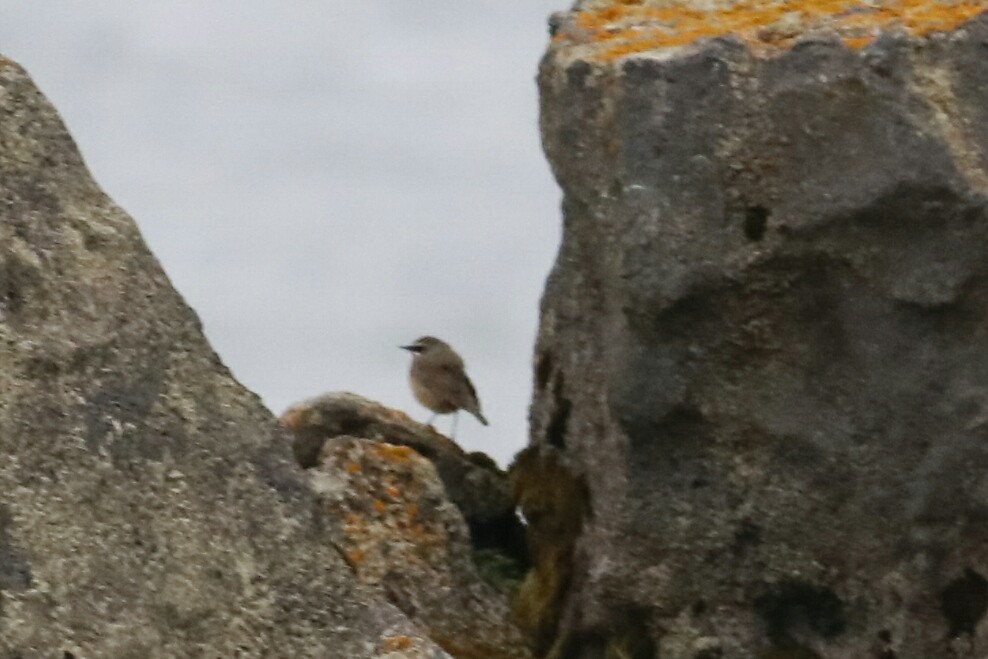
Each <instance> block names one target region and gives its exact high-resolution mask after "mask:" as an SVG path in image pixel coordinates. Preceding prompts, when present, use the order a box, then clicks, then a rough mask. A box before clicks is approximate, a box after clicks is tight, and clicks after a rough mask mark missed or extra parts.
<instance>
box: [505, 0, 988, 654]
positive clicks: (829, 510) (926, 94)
mask: <svg viewBox="0 0 988 659" xmlns="http://www.w3.org/2000/svg"><path fill="white" fill-rule="evenodd" d="M585 4H589V3H585ZM595 4H596V5H601V4H607V3H602V2H597V3H595ZM612 4H614V5H620V4H622V3H612ZM624 4H627V3H624ZM654 4H657V3H654ZM928 4H929V7H927V8H926V9H927V10H928V12H927V14H924V15H927V16H935V12H936V11H937V10H938V9H937V8H938V7H939V5H937V4H936V3H935V2H932V1H931V2H929V3H928ZM621 11H622V12H626V11H628V10H627V9H621ZM613 15H615V16H617V15H623V14H620V13H619V12H618V11H617V9H615V13H614V14H613ZM577 18H578V17H577ZM554 27H555V28H556V29H558V30H563V31H564V32H560V33H559V34H558V35H557V37H556V39H555V40H554V42H553V46H552V47H551V48H550V50H549V53H548V54H547V56H546V58H545V60H544V61H543V63H542V67H541V71H540V76H539V84H540V90H541V97H542V130H543V139H544V143H545V149H546V152H547V154H548V157H549V159H550V162H551V164H552V166H553V169H554V171H555V174H556V176H557V178H558V180H559V183H560V185H561V187H562V189H563V191H564V194H565V199H564V202H563V206H564V214H565V230H564V238H563V244H562V248H561V250H560V253H559V256H558V259H557V262H556V265H555V267H554V269H553V272H552V274H551V276H550V278H549V281H548V284H547V287H546V292H545V296H544V300H543V306H542V318H541V328H540V336H539V341H538V347H537V355H536V358H537V363H536V394H535V399H534V403H533V408H532V421H533V428H532V446H531V447H530V448H529V451H528V453H527V455H526V462H525V464H522V465H521V466H522V468H521V469H520V471H519V474H518V476H517V479H518V486H519V489H520V491H521V493H522V500H523V502H524V501H525V500H526V496H527V498H528V505H529V506H531V507H532V508H533V509H534V510H541V509H544V510H548V511H550V512H551V511H553V510H558V509H561V508H562V509H564V513H565V514H566V515H569V516H571V515H573V514H574V512H579V513H580V515H581V516H580V518H579V519H578V520H577V521H570V522H567V523H566V524H563V525H559V529H560V530H559V531H558V533H559V536H560V537H561V538H562V540H561V541H560V546H563V547H564V548H567V547H568V549H567V550H566V551H562V552H561V553H560V554H559V557H557V559H558V560H557V561H556V563H557V564H558V563H560V562H562V561H565V562H566V563H567V565H566V566H565V568H562V567H560V568H557V569H558V570H559V572H560V575H562V576H555V577H553V576H552V575H550V576H549V577H547V576H546V575H544V574H542V575H540V574H539V573H538V571H537V572H536V574H534V575H530V577H531V578H530V579H529V580H527V582H526V585H527V586H529V587H528V588H527V589H525V588H523V593H522V602H523V604H524V605H525V607H524V609H523V611H524V613H525V615H527V616H528V618H529V621H528V623H529V627H530V628H531V629H533V630H535V631H538V632H540V633H541V634H542V638H541V639H540V640H541V645H540V649H541V650H542V652H543V654H549V655H551V656H554V657H566V658H567V659H578V658H590V657H604V656H608V657H611V656H614V657H617V656H622V657H624V656H633V657H636V658H638V657H641V658H644V657H652V656H661V657H662V658H663V659H678V658H685V657H688V658H690V659H712V658H713V657H732V658H733V657H828V658H829V657H832V658H837V657H882V658H884V659H891V658H893V657H894V658H897V659H926V658H933V657H948V656H964V657H981V656H984V654H983V653H984V652H985V650H986V648H988V625H986V624H985V623H984V620H983V615H984V613H985V610H986V605H988V581H986V576H988V523H986V521H988V210H986V196H985V195H986V193H988V20H986V19H984V18H978V19H975V20H973V21H971V22H969V23H967V24H966V25H965V26H963V27H961V28H959V29H956V30H954V31H952V32H947V33H943V34H930V35H928V36H927V37H925V38H918V37H911V36H908V35H907V34H905V33H903V32H896V31H892V32H889V33H885V34H883V35H882V36H880V37H879V38H878V39H877V40H876V41H875V42H874V43H872V44H870V45H868V46H866V47H865V48H864V49H862V50H860V51H855V50H851V49H849V48H848V47H846V46H845V45H844V43H842V42H841V41H840V39H838V38H836V37H835V36H828V35H827V34H822V33H821V34H814V35H809V36H806V37H802V38H798V39H796V40H795V45H792V46H791V47H789V46H785V47H783V48H781V49H780V50H778V51H775V52H772V53H770V54H769V55H764V56H756V54H755V53H753V52H752V50H750V49H749V47H748V46H747V45H745V43H742V42H740V41H738V40H734V39H730V38H726V39H716V40H711V41H706V42H699V43H697V44H694V45H692V46H687V47H683V48H677V49H671V50H655V51H650V50H648V49H645V51H644V52H641V53H638V54H634V53H632V54H630V55H628V56H615V55H614V53H613V52H612V53H611V55H610V56H607V57H595V56H594V53H595V52H597V51H594V50H592V49H593V48H596V47H597V46H595V45H594V44H596V43H597V42H595V41H594V33H593V32H592V31H591V30H592V29H593V28H594V25H593V24H591V23H590V22H589V21H586V20H583V21H582V23H581V21H580V20H575V19H574V17H571V16H565V15H564V16H557V17H556V18H555V20H554ZM581 30H582V31H581ZM546 465H548V466H549V467H551V469H552V470H553V471H552V472H551V473H558V474H565V478H564V479H562V478H561V479H560V481H559V482H563V481H564V480H565V481H566V482H568V483H569V485H566V486H565V488H563V489H564V490H565V491H566V492H568V493H569V494H570V498H571V499H572V498H577V499H581V500H579V501H575V502H573V503H572V504H566V505H563V506H561V505H560V504H559V501H560V499H559V498H558V496H557V495H558V491H561V490H559V488H558V487H557V488H556V489H555V490H552V488H550V487H549V486H548V484H546V483H545V482H540V479H539V473H540V468H541V467H545V466H546ZM567 479H568V480H567ZM540 487H541V488H543V489H545V490H546V492H547V494H545V496H544V497H543V496H542V495H540V494H539V492H540V490H539V488H540ZM584 487H585V489H584ZM550 490H551V491H550ZM552 497H556V498H555V499H554V498H552ZM547 501H548V503H546V502H547ZM543 504H545V505H543ZM523 505H524V504H523ZM540 506H541V507H540ZM526 515H527V513H526ZM534 526H535V527H536V528H542V529H544V530H546V533H545V534H544V537H542V538H540V539H539V541H538V542H540V543H541V546H542V549H541V550H539V548H538V547H537V548H536V556H538V555H540V553H541V554H545V553H549V548H551V547H552V546H553V545H554V543H555V542H556V541H555V540H554V538H553V536H552V533H551V531H552V529H553V528H554V527H553V526H552V525H551V524H547V523H546V522H545V521H544V520H540V523H539V524H535V525H534ZM537 544H538V543H537ZM560 557H561V558H560ZM536 564H537V565H541V564H542V563H540V562H539V559H538V558H536ZM540 589H541V590H540Z"/></svg>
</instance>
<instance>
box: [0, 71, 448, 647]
mask: <svg viewBox="0 0 988 659" xmlns="http://www.w3.org/2000/svg"><path fill="white" fill-rule="evenodd" d="M282 434H283V433H282V431H281V430H280V429H279V427H278V425H277V424H276V423H275V421H274V419H273V418H272V417H271V415H270V414H269V413H268V412H267V411H266V410H265V409H264V408H263V407H262V405H261V404H260V402H259V401H258V399H257V397H256V396H254V395H253V394H251V393H250V392H248V391H246V390H245V389H244V388H243V387H241V386H240V385H239V384H238V383H237V382H236V381H235V380H234V379H233V378H232V377H231V376H230V374H229V372H228V371H227V369H226V368H224V367H223V365H222V364H221V363H220V362H219V360H218V359H217V357H216V355H215V354H214V353H213V352H212V350H211V349H210V347H209V346H208V344H207V343H206V341H205V339H204V338H203V335H202V331H201V328H200V326H199V323H198V321H197V319H196V317H195V315H194V314H193V313H192V311H191V310H190V309H189V308H188V307H187V306H186V305H185V304H184V303H183V301H182V300H181V298H180V297H179V296H178V294H177V293H176V292H175V291H174V290H173V289H172V288H171V286H170V285H169V283H168V280H167V278H166V277H165V275H164V273H163V272H162V271H161V269H160V267H159V266H158V264H157V262H156V261H155V259H154V258H153V257H152V256H151V255H150V254H149V253H148V251H147V249H146V247H145V246H144V245H143V243H142V241H141V238H140V236H139V234H138V231H137V229H136V227H135V226H134V223H133V222H132V221H131V220H130V218H129V217H127V215H126V214H125V213H124V212H123V211H121V210H120V209H119V208H118V207H117V206H115V205H114V204H113V203H112V202H111V201H110V199H108V198H107V197H106V195H105V194H103V193H102V192H101V191H100V189H99V188H98V187H97V186H96V184H95V183H94V182H93V181H92V179H91V178H90V176H89V174H88V172H87V171H86V168H85V166H84V164H83V162H82V160H81V158H80V156H79V154H78V152H77V150H76V147H75V145H74V144H73V142H72V140H71V138H70V137H69V135H68V133H67V132H66V131H65V128H64V127H63V125H62V123H61V121H60V119H59V118H58V116H57V114H56V112H55V110H54V109H53V108H52V107H51V106H50V105H49V103H48V102H47V101H46V100H45V99H44V98H43V96H42V95H41V94H40V93H39V92H38V91H37V89H36V88H35V87H34V85H33V84H32V83H31V81H30V79H29V78H28V77H27V75H26V74H25V73H24V72H23V71H22V70H21V69H20V68H19V67H17V66H16V65H15V64H13V63H12V62H10V61H8V60H4V59H2V58H0V454H2V455H3V459H2V460H0V492H2V493H3V494H2V497H0V655H2V656H4V657H55V656H58V657H62V656H64V657H120V658H124V657H142V658H143V657H261V656H265V657H275V656H278V657H330V658H340V659H352V658H354V657H384V656H387V657H411V656H419V657H437V656H445V655H443V653H442V652H441V650H439V649H438V648H437V647H436V646H435V645H434V644H432V643H431V642H430V641H428V640H426V639H424V638H423V637H422V635H421V634H420V633H419V632H417V631H416V628H415V627H414V626H413V625H412V624H411V623H410V622H409V621H408V619H407V618H406V617H405V616H404V615H403V614H402V613H401V612H400V611H399V610H398V609H397V608H395V607H394V606H392V605H390V604H388V603H386V602H385V601H383V600H382V599H380V598H378V597H377V596H376V595H374V594H373V592H372V590H371V589H368V588H366V587H365V586H363V585H361V584H360V583H359V582H358V581H357V580H356V579H354V578H353V574H352V570H351V568H350V567H349V566H348V565H347V564H346V562H345V561H344V560H343V558H342V557H341V556H340V555H339V554H338V552H337V551H336V550H335V549H334V547H333V544H332V542H331V538H330V537H329V536H328V534H327V533H326V531H325V529H323V528H322V527H321V526H320V524H319V523H317V518H314V517H313V511H314V509H315V506H316V502H317V500H316V498H315V495H314V494H313V493H312V492H311V490H310V489H309V488H308V486H307V484H306V483H305V481H304V479H303V477H302V474H301V472H299V471H298V469H297V466H295V465H294V464H293V462H292V460H291V456H290V455H289V453H288V449H287V446H286V442H285V441H284V439H283V437H282V436H281V435H282ZM399 646H400V647H399Z"/></svg>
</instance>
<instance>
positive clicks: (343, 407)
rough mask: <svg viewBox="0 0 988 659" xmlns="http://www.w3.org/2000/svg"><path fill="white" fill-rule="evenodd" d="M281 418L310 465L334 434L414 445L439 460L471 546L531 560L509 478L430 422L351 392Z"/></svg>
mask: <svg viewBox="0 0 988 659" xmlns="http://www.w3.org/2000/svg"><path fill="white" fill-rule="evenodd" d="M281 421H282V423H283V424H284V425H285V426H286V427H287V428H289V429H290V430H291V431H292V433H293V434H294V441H293V443H292V448H293V451H294V453H295V457H296V459H297V460H298V462H299V464H300V465H302V466H303V467H306V468H309V467H313V466H315V465H317V464H318V463H319V456H320V454H321V452H322V450H323V444H324V443H325V442H326V440H328V439H330V438H333V437H339V436H352V437H363V438H366V439H374V440H382V441H386V442H388V443H390V444H397V445H401V446H407V447H409V448H412V449H414V450H415V451H416V452H417V453H418V454H419V455H421V456H423V457H425V458H427V459H428V460H429V461H431V462H432V463H433V465H435V468H436V471H437V472H438V474H439V478H440V479H442V483H443V486H444V487H445V490H446V493H447V495H448V496H449V498H450V500H451V501H452V502H453V503H454V504H456V506H457V507H458V508H459V509H460V512H461V513H462V514H463V516H464V517H465V518H466V521H467V524H468V525H469V527H470V539H471V542H472V544H473V546H474V547H475V548H476V549H478V550H493V551H497V552H499V553H501V554H504V555H505V556H507V557H508V558H509V559H511V560H512V561H514V562H516V563H518V564H519V565H521V566H525V565H527V556H528V552H527V549H526V546H525V532H524V529H523V527H522V524H521V521H520V520H519V519H518V516H517V514H516V513H515V501H514V498H513V496H512V493H511V488H510V486H509V484H508V480H507V477H506V475H505V473H504V472H503V471H501V470H500V469H499V468H498V466H497V464H496V463H495V462H494V461H493V460H492V459H491V458H489V457H488V456H486V455H485V454H483V453H466V452H465V451H464V450H463V449H462V448H460V446H459V445H458V444H457V443H456V442H454V441H452V440H451V439H449V438H448V437H446V436H445V435H441V434H439V433H438V432H436V430H435V428H433V427H432V426H427V425H425V424H422V423H418V422H417V421H414V420H413V419H412V418H411V417H409V416H408V415H407V414H405V413H404V412H401V411H398V410H394V409H391V408H389V407H385V406H384V405H381V404H380V403H377V402H374V401H372V400H369V399H367V398H364V397H362V396H358V395H356V394H352V393H347V392H337V393H329V394H323V395H321V396H317V397H315V398H312V399H310V400H307V401H303V402H301V403H298V404H296V405H293V406H292V407H290V408H289V409H288V410H286V411H285V412H284V414H282V416H281Z"/></svg>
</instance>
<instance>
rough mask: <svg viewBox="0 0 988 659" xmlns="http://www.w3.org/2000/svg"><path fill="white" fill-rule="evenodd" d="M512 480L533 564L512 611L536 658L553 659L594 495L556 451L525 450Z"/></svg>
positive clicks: (511, 476) (535, 447)
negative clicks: (576, 553)
mask: <svg viewBox="0 0 988 659" xmlns="http://www.w3.org/2000/svg"><path fill="white" fill-rule="evenodd" d="M508 475H509V478H510V479H511V485H512V488H513V491H514V495H515V498H516V500H517V502H518V506H519V508H520V509H521V512H522V514H523V515H524V517H525V520H526V521H527V522H528V527H527V535H528V544H529V553H530V556H531V561H532V567H531V568H530V569H529V571H528V572H527V573H526V574H525V577H524V579H522V581H521V584H520V585H519V586H518V591H517V593H516V594H515V597H514V600H513V602H512V609H513V611H514V615H515V619H516V623H517V624H518V626H519V627H520V628H521V629H522V631H524V632H525V633H526V634H527V636H528V637H529V639H530V641H531V643H532V647H533V649H534V651H535V654H536V656H540V657H545V656H553V653H554V648H558V647H560V645H561V644H562V641H561V640H560V639H559V638H558V636H559V622H560V619H561V617H562V613H563V606H564V596H565V594H566V592H567V590H568V588H569V586H570V583H571V580H572V576H573V561H572V558H573V549H574V547H575V546H576V541H577V538H579V536H580V532H581V531H582V529H583V523H584V520H585V519H586V518H587V517H588V516H589V515H590V494H589V490H588V488H587V484H586V481H585V480H584V478H583V477H582V476H580V475H577V474H574V473H573V472H572V471H571V469H570V468H569V467H568V465H567V464H566V462H565V459H564V458H563V455H562V452H561V451H559V450H556V449H554V448H552V447H537V446H532V447H529V448H527V449H525V450H524V451H522V452H521V453H519V454H518V456H517V457H516V458H515V461H514V463H513V464H512V465H511V468H510V469H509V472H508Z"/></svg>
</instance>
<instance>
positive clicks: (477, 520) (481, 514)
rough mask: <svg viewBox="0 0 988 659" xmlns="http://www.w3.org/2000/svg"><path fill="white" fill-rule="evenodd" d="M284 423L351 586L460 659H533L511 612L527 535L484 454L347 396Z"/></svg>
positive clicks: (306, 407) (305, 405)
mask: <svg viewBox="0 0 988 659" xmlns="http://www.w3.org/2000/svg"><path fill="white" fill-rule="evenodd" d="M281 421H282V423H283V424H284V425H285V426H286V427H287V428H289V429H290V430H291V431H292V432H293V434H294V442H293V448H294V451H295V455H296V458H297V459H298V460H299V463H300V464H301V465H303V466H304V467H306V468H307V469H308V473H309V476H310V478H311V483H312V486H313V489H314V490H315V491H316V492H318V493H319V494H320V500H321V505H320V508H321V510H322V511H323V512H324V518H325V520H326V524H327V525H329V526H330V527H331V528H332V529H333V537H335V538H337V543H338V545H337V546H338V549H339V551H340V552H341V554H342V555H343V556H345V557H346V559H347V561H348V562H349V563H350V565H351V567H352V568H353V570H354V573H355V574H356V575H357V578H358V579H360V580H361V581H362V582H364V583H367V584H369V585H371V586H373V587H375V588H377V589H379V590H380V592H381V593H383V594H384V595H385V596H386V597H387V599H388V600H389V601H391V602H393V603H395V604H396V605H397V606H398V607H399V608H400V609H401V610H402V611H404V612H406V613H407V614H408V615H409V617H411V618H412V619H413V620H414V621H415V622H416V623H418V624H419V625H420V626H421V627H422V628H423V629H425V630H426V631H427V633H428V635H429V637H430V638H432V639H433V640H435V641H436V642H437V643H439V645H441V646H442V647H443V648H444V649H445V650H446V651H447V652H449V653H450V654H451V655H453V656H454V657H457V659H498V658H501V659H510V658H522V657H529V656H531V655H530V652H529V648H528V643H527V640H526V639H525V638H524V637H523V636H522V634H521V633H520V632H519V629H518V628H517V627H516V626H515V624H514V621H513V620H512V616H511V613H510V611H509V607H508V597H509V595H510V594H511V592H512V591H513V590H514V586H515V585H516V583H517V581H518V580H519V579H520V576H521V572H522V571H523V569H524V568H525V567H526V566H527V564H528V554H527V549H526V547H525V544H524V542H525V538H524V530H523V527H522V525H521V522H520V520H519V519H518V516H517V514H516V512H515V502H514V498H513V495H512V492H511V490H510V487H509V484H508V480H507V477H506V475H505V474H504V472H502V471H501V470H500V469H498V468H497V465H496V464H494V463H493V461H491V460H490V458H488V457H487V456H484V455H482V454H466V453H464V451H463V449H461V448H460V447H459V446H458V445H457V444H456V443H455V442H453V441H451V440H450V439H448V438H447V437H445V436H443V435H440V434H439V433H437V432H436V431H435V430H434V429H433V428H432V427H430V426H425V425H423V424H420V423H417V422H415V421H413V420H412V419H411V418H409V417H408V416H407V415H406V414H404V413H402V412H399V411H397V410H393V409H390V408H387V407H384V406H383V405H381V404H379V403H375V402H373V401H370V400H368V399H366V398H363V397H361V396H357V395H355V394H350V393H333V394H325V395H322V396H319V397H316V398H313V399H311V400H308V401H304V402H302V403H299V404H297V405H294V406H292V407H291V408H290V409H288V410H287V411H286V412H285V413H284V414H283V415H282V416H281Z"/></svg>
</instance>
